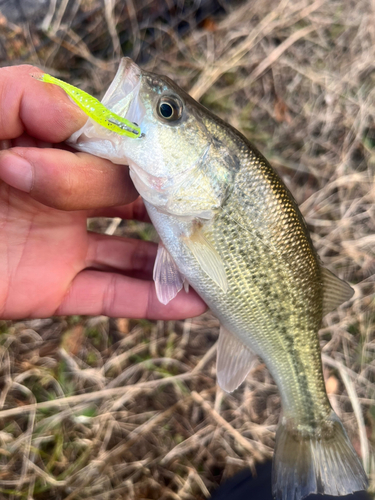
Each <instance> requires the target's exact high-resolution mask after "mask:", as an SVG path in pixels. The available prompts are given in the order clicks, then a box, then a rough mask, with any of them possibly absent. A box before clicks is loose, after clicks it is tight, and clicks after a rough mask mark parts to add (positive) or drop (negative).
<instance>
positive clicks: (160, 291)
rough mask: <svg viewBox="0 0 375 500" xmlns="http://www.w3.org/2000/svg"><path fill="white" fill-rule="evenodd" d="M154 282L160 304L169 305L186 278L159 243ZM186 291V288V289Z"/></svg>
mask: <svg viewBox="0 0 375 500" xmlns="http://www.w3.org/2000/svg"><path fill="white" fill-rule="evenodd" d="M154 281H155V288H156V295H157V297H158V299H159V302H161V303H162V304H164V305H165V304H168V302H170V301H171V300H172V299H174V298H175V297H176V295H177V294H178V292H179V291H180V290H181V288H182V287H183V285H184V281H185V278H184V276H182V274H181V273H180V271H179V270H178V269H177V266H176V263H175V261H174V260H173V258H172V257H171V255H170V253H169V252H168V250H167V249H166V248H165V246H164V245H163V244H162V243H159V246H158V252H157V254H156V259H155V264H154ZM185 290H186V287H185Z"/></svg>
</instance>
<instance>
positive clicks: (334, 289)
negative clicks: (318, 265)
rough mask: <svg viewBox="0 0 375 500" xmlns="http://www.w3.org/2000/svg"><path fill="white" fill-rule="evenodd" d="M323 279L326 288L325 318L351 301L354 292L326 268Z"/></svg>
mask: <svg viewBox="0 0 375 500" xmlns="http://www.w3.org/2000/svg"><path fill="white" fill-rule="evenodd" d="M322 278H323V286H324V292H323V316H325V315H326V314H328V313H329V312H331V311H333V310H334V309H336V307H338V306H340V305H341V304H343V303H344V302H346V301H347V300H349V299H350V298H351V297H352V296H353V294H354V290H353V288H352V287H351V286H350V285H349V284H348V283H346V281H343V280H341V279H340V278H338V277H337V276H335V275H334V274H333V273H331V271H328V269H326V268H325V267H322Z"/></svg>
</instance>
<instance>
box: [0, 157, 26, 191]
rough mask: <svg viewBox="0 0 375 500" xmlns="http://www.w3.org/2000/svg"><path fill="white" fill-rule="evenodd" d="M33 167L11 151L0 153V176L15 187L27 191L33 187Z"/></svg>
mask: <svg viewBox="0 0 375 500" xmlns="http://www.w3.org/2000/svg"><path fill="white" fill-rule="evenodd" d="M33 177H34V176H33V167H32V165H31V164H30V163H29V162H28V161H27V160H26V159H25V158H22V156H19V155H17V154H15V153H12V152H11V151H4V152H1V153H0V178H1V179H2V180H3V181H4V182H6V183H7V184H9V186H12V187H14V188H16V189H19V190H20V191H24V192H25V193H29V192H30V191H31V188H32V187H33Z"/></svg>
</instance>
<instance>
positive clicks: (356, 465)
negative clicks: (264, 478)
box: [272, 412, 368, 500]
mask: <svg viewBox="0 0 375 500" xmlns="http://www.w3.org/2000/svg"><path fill="white" fill-rule="evenodd" d="M272 483H273V495H274V497H275V498H276V500H301V499H302V498H305V497H306V496H307V495H309V494H310V493H320V494H325V495H333V496H342V495H348V494H350V493H353V492H354V491H359V490H365V489H367V487H368V480H367V476H366V473H365V471H364V470H363V467H362V465H361V462H360V461H359V458H358V456H357V454H356V452H355V451H354V449H353V447H352V445H351V443H350V441H349V438H348V435H347V434H346V432H345V429H344V427H343V425H342V423H341V420H340V419H339V418H338V417H337V415H336V414H335V413H334V412H332V414H331V416H330V418H329V419H328V421H327V430H323V431H322V430H319V429H317V430H316V432H315V434H314V435H313V436H312V435H306V431H305V432H304V433H303V432H302V431H299V430H297V429H296V428H295V427H292V426H291V425H290V422H289V421H288V420H287V419H286V418H285V417H283V418H282V419H281V422H280V425H279V428H278V430H277V433H276V447H275V454H274V458H273V478H272Z"/></svg>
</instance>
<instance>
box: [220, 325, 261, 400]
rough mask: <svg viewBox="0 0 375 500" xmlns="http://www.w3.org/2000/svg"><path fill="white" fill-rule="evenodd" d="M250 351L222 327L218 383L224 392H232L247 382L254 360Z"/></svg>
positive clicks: (253, 355)
mask: <svg viewBox="0 0 375 500" xmlns="http://www.w3.org/2000/svg"><path fill="white" fill-rule="evenodd" d="M255 359H256V356H255V354H254V353H253V352H252V351H250V349H249V348H248V347H246V346H245V345H244V344H243V343H242V342H241V341H240V340H238V338H237V337H235V336H234V335H233V333H231V332H230V331H229V330H227V329H226V328H224V327H223V326H221V328H220V335H219V344H218V348H217V381H218V384H219V385H220V387H221V388H222V389H224V391H227V392H232V391H234V390H235V389H237V387H238V386H239V385H240V384H241V383H242V382H243V381H244V380H245V377H246V375H247V374H248V373H249V371H250V369H251V367H252V364H253V362H254V360H255Z"/></svg>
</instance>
